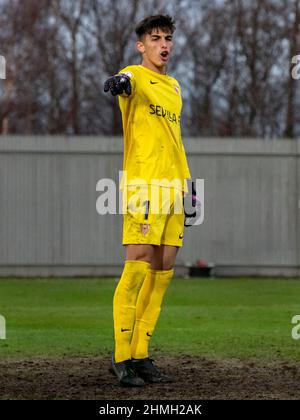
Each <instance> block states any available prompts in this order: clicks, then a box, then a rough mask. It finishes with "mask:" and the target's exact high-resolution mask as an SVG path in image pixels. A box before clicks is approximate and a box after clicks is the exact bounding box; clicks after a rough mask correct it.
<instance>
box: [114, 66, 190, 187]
mask: <svg viewBox="0 0 300 420" xmlns="http://www.w3.org/2000/svg"><path fill="white" fill-rule="evenodd" d="M120 73H126V74H127V75H128V76H129V77H130V79H131V86H132V94H131V95H130V96H126V95H125V94H123V95H120V96H119V105H120V109H121V113H122V122H123V131H124V164H123V170H124V171H125V176H124V178H123V181H122V186H123V187H124V186H126V185H141V184H146V185H154V184H155V185H160V186H165V187H175V188H177V187H178V186H179V188H182V189H183V190H186V181H185V180H186V179H188V178H190V171H189V168H188V164H187V160H186V155H185V150H184V146H183V143H182V139H181V130H180V113H181V108H182V99H181V92H180V86H179V84H178V82H177V80H176V79H174V78H173V77H171V76H169V75H161V74H159V73H156V72H154V71H152V70H150V69H148V68H146V67H144V66H142V65H134V66H128V67H126V68H124V69H122V70H121V71H120ZM178 181H179V182H178ZM181 186H182V187H181Z"/></svg>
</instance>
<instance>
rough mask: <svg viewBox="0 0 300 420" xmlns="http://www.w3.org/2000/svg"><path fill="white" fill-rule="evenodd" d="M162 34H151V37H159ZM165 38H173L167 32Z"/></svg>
mask: <svg viewBox="0 0 300 420" xmlns="http://www.w3.org/2000/svg"><path fill="white" fill-rule="evenodd" d="M161 37H162V35H158V34H151V38H161ZM165 38H171V39H172V38H173V36H172V34H167V35H165Z"/></svg>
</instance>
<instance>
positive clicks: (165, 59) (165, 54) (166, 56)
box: [160, 51, 169, 61]
mask: <svg viewBox="0 0 300 420" xmlns="http://www.w3.org/2000/svg"><path fill="white" fill-rule="evenodd" d="M160 58H161V59H162V60H163V61H167V60H168V58H169V53H168V51H162V52H161V53H160Z"/></svg>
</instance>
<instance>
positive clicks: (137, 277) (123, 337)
mask: <svg viewBox="0 0 300 420" xmlns="http://www.w3.org/2000/svg"><path fill="white" fill-rule="evenodd" d="M148 268H149V263H147V262H145V261H126V262H125V266H124V270H123V273H122V276H121V279H120V281H119V283H118V286H117V288H116V291H115V295H114V300H113V316H114V332H115V361H116V362H122V361H123V360H127V359H130V358H131V350H130V342H131V337H132V331H133V326H134V322H135V312H136V301H137V297H138V294H139V291H140V289H141V286H142V284H143V281H144V279H145V277H146V274H147V271H148Z"/></svg>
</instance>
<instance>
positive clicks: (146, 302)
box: [131, 245, 178, 382]
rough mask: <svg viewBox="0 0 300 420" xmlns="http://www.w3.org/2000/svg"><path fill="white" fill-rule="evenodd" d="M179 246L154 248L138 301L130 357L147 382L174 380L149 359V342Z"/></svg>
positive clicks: (171, 275)
mask: <svg viewBox="0 0 300 420" xmlns="http://www.w3.org/2000/svg"><path fill="white" fill-rule="evenodd" d="M177 251H178V247H175V246H167V245H161V246H160V247H155V251H154V256H153V260H152V264H151V268H150V269H149V270H148V272H147V275H146V278H145V280H144V283H143V286H142V288H141V290H140V292H139V295H138V300H137V304H136V320H135V326H134V331H133V336H132V340H131V356H132V358H133V359H135V360H133V363H134V366H135V370H136V371H137V373H138V374H139V376H141V377H142V378H143V379H144V380H145V381H146V382H171V381H172V378H171V377H170V376H167V375H165V374H163V373H162V372H160V371H159V370H158V369H157V368H156V367H155V366H154V365H153V362H152V360H151V359H149V342H150V338H151V337H152V335H153V332H154V329H155V327H156V324H157V321H158V318H159V314H160V311H161V305H162V302H163V298H164V296H165V293H166V291H167V288H168V286H169V284H170V281H171V279H172V277H173V272H174V271H173V265H174V263H175V259H176V255H177Z"/></svg>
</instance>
